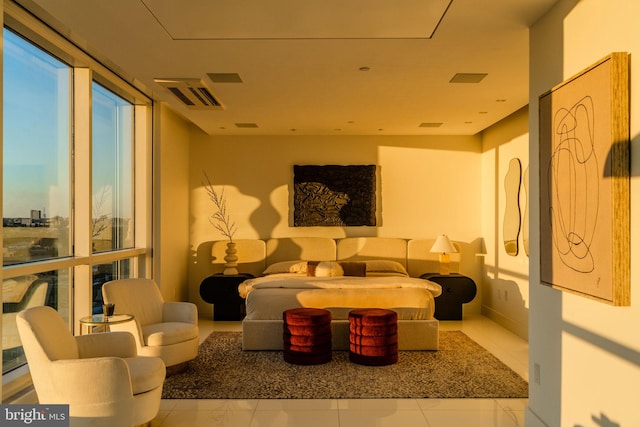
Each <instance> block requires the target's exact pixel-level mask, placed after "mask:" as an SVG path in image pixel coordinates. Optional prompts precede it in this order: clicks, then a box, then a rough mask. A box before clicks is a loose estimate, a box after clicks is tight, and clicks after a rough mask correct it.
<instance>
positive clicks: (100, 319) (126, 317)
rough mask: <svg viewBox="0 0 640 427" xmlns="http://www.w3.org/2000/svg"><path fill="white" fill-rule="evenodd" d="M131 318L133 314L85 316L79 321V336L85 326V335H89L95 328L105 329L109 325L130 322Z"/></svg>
mask: <svg viewBox="0 0 640 427" xmlns="http://www.w3.org/2000/svg"><path fill="white" fill-rule="evenodd" d="M133 318H134V317H133V314H114V315H113V316H105V315H104V314H94V315H92V316H85V317H83V318H81V319H80V335H82V330H83V329H84V327H85V326H86V327H87V333H88V334H90V333H91V332H92V331H93V328H94V327H95V326H104V327H105V328H108V327H109V325H116V324H118V323H124V322H130V321H132V320H133Z"/></svg>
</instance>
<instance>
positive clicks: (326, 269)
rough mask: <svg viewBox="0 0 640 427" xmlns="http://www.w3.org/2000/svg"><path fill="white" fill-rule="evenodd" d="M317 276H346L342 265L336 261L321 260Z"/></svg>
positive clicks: (317, 268) (317, 267)
mask: <svg viewBox="0 0 640 427" xmlns="http://www.w3.org/2000/svg"><path fill="white" fill-rule="evenodd" d="M315 275H316V277H337V276H344V270H343V269H342V266H341V265H340V264H338V263H337V262H335V261H321V262H319V263H318V265H317V266H316V274H315Z"/></svg>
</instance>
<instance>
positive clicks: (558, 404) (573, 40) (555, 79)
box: [527, 0, 640, 427]
mask: <svg viewBox="0 0 640 427" xmlns="http://www.w3.org/2000/svg"><path fill="white" fill-rule="evenodd" d="M639 16H640V2H638V1H631V0H582V1H576V0H562V1H560V2H559V3H558V5H557V6H556V7H555V8H554V9H553V10H552V11H551V12H550V13H548V14H547V16H545V17H544V18H543V19H542V20H540V21H539V22H538V23H536V24H535V25H534V26H533V27H532V31H531V34H530V44H531V57H530V58H531V61H530V62H531V70H530V76H531V83H530V93H531V98H530V106H531V108H530V110H531V111H532V112H533V111H537V106H538V96H539V95H540V94H542V93H544V92H545V91H547V90H549V89H550V88H552V87H553V86H554V85H556V84H558V83H560V82H562V81H563V80H564V79H566V78H568V77H571V76H573V75H575V74H576V73H578V72H580V71H582V70H583V69H585V68H587V67H589V66H590V65H591V64H593V63H595V62H596V61H598V60H600V59H601V58H603V57H605V56H606V55H608V54H609V53H610V52H613V51H627V52H629V53H630V54H631V82H630V84H631V138H632V143H631V146H632V148H631V155H632V158H631V175H632V177H631V255H632V259H631V264H632V265H631V306H629V307H613V306H610V305H607V304H603V303H600V302H597V301H594V300H591V299H587V298H584V297H580V296H576V295H572V294H569V293H566V292H560V291H557V290H554V289H550V288H549V287H547V286H544V285H542V284H540V274H539V263H540V248H539V243H538V239H537V238H534V239H532V246H531V268H530V278H531V283H530V286H531V288H530V301H531V315H530V319H529V320H530V322H529V343H530V351H529V355H530V358H529V359H530V360H529V363H530V375H529V377H530V378H531V379H532V381H531V383H530V397H529V410H528V413H527V426H532V427H537V426H550V427H555V426H572V427H573V426H583V427H589V426H593V427H596V426H638V425H640V410H638V396H639V394H638V384H640V339H638V325H640V299H639V298H638V296H639V295H640V268H638V265H639V264H638V262H637V254H638V253H639V252H640V216H638V215H637V214H634V212H633V209H634V208H635V207H637V206H638V203H639V202H640V193H639V187H638V185H639V183H638V175H640V150H639V149H638V148H639V147H638V144H640V135H639V133H640V122H639V120H640V116H638V111H640V110H639V108H640V96H639V95H640V89H638V88H640V26H639V25H638V17H639ZM537 129H538V117H537V114H532V115H531V120H530V132H531V138H530V151H529V154H530V159H531V176H532V177H537V176H538V171H539V170H540V167H539V164H538V163H539V162H538V161H537V160H535V159H537V157H538V144H537V139H538V131H537ZM531 188H532V191H531V197H530V200H531V205H532V206H531V216H530V223H531V234H532V236H537V235H538V234H539V219H538V213H539V204H538V197H539V188H538V185H537V180H535V179H532V181H531ZM536 366H537V367H539V373H540V375H539V377H540V380H539V381H536V380H535V378H536V376H537V375H536Z"/></svg>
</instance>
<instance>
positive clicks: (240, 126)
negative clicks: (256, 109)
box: [236, 123, 258, 128]
mask: <svg viewBox="0 0 640 427" xmlns="http://www.w3.org/2000/svg"><path fill="white" fill-rule="evenodd" d="M236 127H239V128H257V127H258V125H257V124H256V123H236Z"/></svg>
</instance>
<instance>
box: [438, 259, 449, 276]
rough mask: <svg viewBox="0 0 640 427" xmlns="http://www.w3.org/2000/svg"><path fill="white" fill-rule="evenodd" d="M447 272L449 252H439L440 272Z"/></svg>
mask: <svg viewBox="0 0 640 427" xmlns="http://www.w3.org/2000/svg"><path fill="white" fill-rule="evenodd" d="M449 273H450V270H449V254H440V274H441V275H442V276H446V275H448V274H449Z"/></svg>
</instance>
